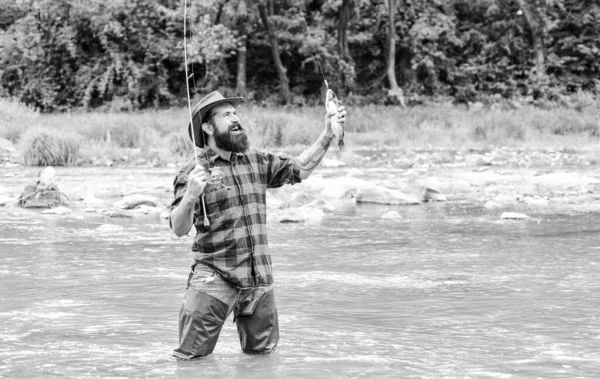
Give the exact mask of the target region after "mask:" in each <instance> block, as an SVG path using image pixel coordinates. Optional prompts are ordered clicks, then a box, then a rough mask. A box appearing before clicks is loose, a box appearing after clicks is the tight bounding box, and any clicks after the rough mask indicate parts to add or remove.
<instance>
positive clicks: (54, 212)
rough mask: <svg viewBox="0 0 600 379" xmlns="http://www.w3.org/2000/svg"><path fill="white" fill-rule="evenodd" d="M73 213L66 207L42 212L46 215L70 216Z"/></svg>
mask: <svg viewBox="0 0 600 379" xmlns="http://www.w3.org/2000/svg"><path fill="white" fill-rule="evenodd" d="M71 213H73V211H71V210H70V209H69V208H66V207H56V208H51V209H46V210H45V211H42V214H45V215H70V214H71Z"/></svg>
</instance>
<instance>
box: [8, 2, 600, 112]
mask: <svg viewBox="0 0 600 379" xmlns="http://www.w3.org/2000/svg"><path fill="white" fill-rule="evenodd" d="M187 4H188V10H187V12H186V13H187V18H186V21H187V23H188V24H187V26H188V31H189V32H188V35H187V36H186V38H187V42H188V65H189V67H188V70H189V72H190V77H189V78H188V79H189V81H190V82H189V83H190V89H191V92H192V95H195V94H204V93H206V92H208V91H211V90H215V89H219V90H221V91H222V92H224V93H226V94H230V95H231V94H235V93H241V94H244V95H245V96H246V97H247V98H249V99H251V100H254V101H266V102H286V103H289V102H291V103H294V104H301V103H304V102H306V101H310V100H311V99H315V98H317V96H320V95H321V94H322V92H321V91H322V90H323V76H324V77H325V78H326V79H327V81H328V83H329V85H330V86H331V87H333V88H334V89H336V91H338V92H339V93H341V94H344V95H345V97H347V98H348V101H354V102H386V101H389V100H390V98H389V97H390V96H389V94H390V91H389V90H390V88H391V89H394V87H395V86H396V83H393V82H390V80H392V81H396V80H397V84H398V86H399V91H400V92H403V93H404V96H406V99H407V100H408V101H409V103H410V101H411V100H412V101H415V99H418V98H420V97H423V96H433V97H439V96H443V97H452V98H453V99H454V100H455V101H457V102H468V101H478V100H484V99H490V98H499V97H502V98H515V97H526V98H528V99H530V100H540V101H543V100H556V99H560V98H562V97H564V96H566V95H569V94H570V93H576V92H578V91H586V92H588V93H591V94H596V93H597V92H598V91H599V90H600V76H599V74H600V39H599V36H600V2H599V1H598V0H394V1H390V0H202V1H198V0H188V2H187ZM390 6H392V7H393V9H390ZM390 20H392V22H391V23H390ZM305 21H306V23H305ZM183 23H184V1H183V0H178V1H174V0H86V1H81V0H0V96H5V97H15V98H17V99H19V100H21V101H23V102H25V103H27V104H31V105H33V106H35V107H37V108H40V109H41V110H43V111H60V110H67V109H71V108H77V107H82V108H88V109H95V108H98V107H101V108H117V109H143V108H150V107H161V106H168V105H174V104H182V103H183V100H184V99H185V97H186V96H185V91H186V86H185V80H186V79H185V67H184V65H185V63H184V55H183V41H184V34H183V33H184V30H183ZM391 24H393V28H390V25H391ZM394 31H395V33H393V32H394ZM390 42H393V45H390ZM394 49H395V53H394ZM390 52H392V53H393V54H392V56H390ZM390 62H391V63H390ZM390 64H391V65H393V67H390Z"/></svg>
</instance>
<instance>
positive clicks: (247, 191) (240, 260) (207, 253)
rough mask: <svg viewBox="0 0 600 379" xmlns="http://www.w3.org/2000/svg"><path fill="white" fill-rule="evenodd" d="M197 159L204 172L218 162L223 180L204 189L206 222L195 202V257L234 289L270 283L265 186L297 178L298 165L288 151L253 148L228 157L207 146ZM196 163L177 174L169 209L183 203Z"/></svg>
mask: <svg viewBox="0 0 600 379" xmlns="http://www.w3.org/2000/svg"><path fill="white" fill-rule="evenodd" d="M198 162H199V164H200V165H202V166H203V167H204V169H205V170H207V169H208V171H210V170H211V169H212V168H213V167H220V168H221V171H222V173H223V180H222V183H221V184H220V185H217V186H215V185H213V184H208V185H207V186H206V188H205V189H204V195H205V204H206V215H207V216H208V219H209V221H210V225H209V226H204V211H203V209H202V201H201V200H200V199H198V201H197V202H196V206H195V210H194V226H195V227H196V237H195V238H194V243H193V244H192V251H193V254H194V259H196V261H199V262H201V263H203V264H206V265H208V266H210V267H213V268H214V269H215V270H216V271H217V272H218V273H219V274H220V275H221V276H222V277H223V278H224V279H225V280H227V281H228V282H230V283H231V284H233V285H235V286H236V287H238V288H247V287H258V286H267V285H270V284H272V283H273V270H272V268H271V256H270V254H269V247H268V244H267V212H266V211H267V204H266V191H267V188H277V187H281V186H282V185H284V184H286V183H290V184H294V183H300V181H301V179H300V168H299V167H298V165H297V164H296V163H294V160H293V159H291V158H290V157H288V156H284V155H274V154H270V153H265V152H262V151H259V150H255V149H252V148H251V149H249V150H248V151H247V152H246V153H244V154H241V153H232V154H231V162H228V161H227V160H224V159H222V158H221V157H220V156H219V155H218V154H217V153H215V152H214V151H213V150H212V149H210V148H208V147H206V148H204V149H202V150H201V151H200V152H199V153H198ZM195 166H196V160H195V159H192V160H190V161H189V162H187V163H186V165H185V166H184V167H183V168H182V169H181V170H180V171H179V173H178V174H177V176H176V177H175V181H174V183H173V186H174V192H175V200H174V201H173V202H172V204H171V211H172V210H173V209H174V208H176V207H177V206H178V205H179V203H180V202H181V199H182V198H183V195H184V194H185V191H186V187H187V179H188V175H189V173H190V172H191V171H192V170H193V169H194V167H195ZM169 224H170V220H169Z"/></svg>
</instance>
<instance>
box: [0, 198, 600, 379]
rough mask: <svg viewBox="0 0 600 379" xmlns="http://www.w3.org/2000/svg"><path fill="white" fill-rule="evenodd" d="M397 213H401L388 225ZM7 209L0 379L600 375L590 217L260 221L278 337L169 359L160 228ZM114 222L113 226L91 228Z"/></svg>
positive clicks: (169, 276)
mask: <svg viewBox="0 0 600 379" xmlns="http://www.w3.org/2000/svg"><path fill="white" fill-rule="evenodd" d="M390 209H394V210H397V211H398V212H400V213H401V215H402V216H403V218H402V219H399V220H384V219H381V218H380V216H381V215H382V214H383V213H385V212H387V211H389V210H390ZM11 212H16V211H14V210H7V209H4V210H0V283H1V286H0V341H1V344H0V359H1V360H0V376H2V377H11V378H13V377H21V378H30V377H78V378H92V377H105V376H110V377H138V378H159V377H181V378H198V377H221V378H360V377H364V378H391V377H402V378H440V377H447V378H509V377H514V378H540V377H543V378H549V377H564V378H574V377H577V378H596V377H598V374H599V373H600V349H598V347H599V346H600V315H599V313H598V304H600V266H599V263H600V259H599V254H600V238H599V237H600V227H598V226H597V225H599V221H600V216H596V215H592V216H589V215H585V216H577V217H574V216H555V217H551V218H548V217H547V216H543V218H540V219H534V220H533V221H525V222H512V221H500V220H499V217H498V214H490V213H482V212H480V210H478V209H472V208H471V209H466V208H459V207H456V206H453V205H451V204H446V205H442V206H436V205H423V206H418V207H393V208H391V207H380V206H367V205H363V206H359V207H356V208H354V207H350V208H348V209H346V210H345V211H344V212H343V214H335V215H331V216H330V217H328V218H327V219H326V220H325V222H323V223H322V224H315V225H289V224H277V225H275V224H274V225H270V230H269V232H270V243H271V247H272V252H273V260H274V265H275V275H276V282H277V301H278V308H279V313H280V325H281V341H280V345H279V348H278V351H277V352H276V353H274V354H272V355H269V356H249V355H244V354H243V353H241V351H240V349H239V342H238V340H237V334H236V330H235V325H234V324H233V323H232V322H231V319H229V320H228V322H227V323H226V325H225V327H224V329H223V332H222V335H221V339H220V341H219V344H218V345H217V348H216V350H215V354H214V355H212V356H210V357H209V358H207V359H205V360H202V361H197V362H176V361H174V359H172V358H171V357H170V352H171V350H172V349H173V348H174V347H175V346H176V345H177V313H178V311H179V306H180V303H181V300H182V297H183V293H184V287H185V281H186V278H187V274H188V269H189V265H190V264H191V257H190V253H189V246H190V237H186V238H184V239H177V238H175V237H173V236H172V235H171V234H170V233H169V231H168V227H167V226H166V224H165V222H164V221H162V222H161V221H159V220H158V219H154V218H151V217H148V218H136V219H133V220H118V221H115V220H114V219H103V218H102V217H100V216H91V217H90V216H86V217H85V218H83V217H78V216H77V215H78V214H77V212H76V213H75V216H74V217H71V218H66V219H65V218H58V217H54V216H41V215H38V214H37V213H35V212H34V213H31V212H21V213H11ZM106 222H111V223H119V224H120V225H121V226H123V227H124V230H123V231H120V232H119V231H113V232H110V231H109V232H100V231H98V230H96V228H97V227H98V226H99V225H101V224H103V223H106Z"/></svg>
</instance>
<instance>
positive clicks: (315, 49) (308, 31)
mask: <svg viewBox="0 0 600 379" xmlns="http://www.w3.org/2000/svg"><path fill="white" fill-rule="evenodd" d="M296 2H297V3H298V8H299V9H300V16H302V21H304V27H305V28H306V33H307V34H308V35H310V30H308V23H307V22H306V17H305V16H304V11H303V10H302V4H301V3H300V0H296ZM312 48H313V51H314V53H315V58H316V59H317V64H318V65H319V69H320V70H321V76H323V81H324V82H325V88H327V89H329V84H328V83H327V79H325V72H323V67H322V66H321V60H320V59H319V54H318V53H317V48H316V47H315V45H312Z"/></svg>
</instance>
